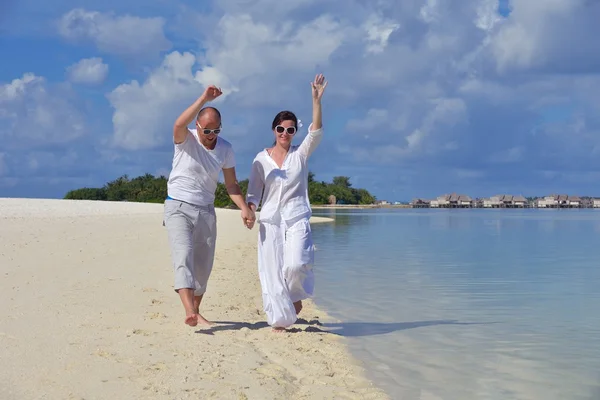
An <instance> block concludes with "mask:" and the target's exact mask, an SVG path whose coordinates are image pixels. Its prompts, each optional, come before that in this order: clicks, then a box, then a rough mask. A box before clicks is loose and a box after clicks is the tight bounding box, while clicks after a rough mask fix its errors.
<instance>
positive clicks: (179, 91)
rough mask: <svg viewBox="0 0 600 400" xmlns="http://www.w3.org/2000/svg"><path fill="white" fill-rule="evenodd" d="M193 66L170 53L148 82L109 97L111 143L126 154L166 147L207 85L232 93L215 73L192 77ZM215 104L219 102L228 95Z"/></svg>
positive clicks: (183, 57) (186, 57)
mask: <svg viewBox="0 0 600 400" xmlns="http://www.w3.org/2000/svg"><path fill="white" fill-rule="evenodd" d="M195 62H196V59H195V57H194V56H193V55H192V54H191V53H184V54H181V53H179V52H173V53H171V54H169V55H167V56H166V57H165V59H164V61H163V63H162V64H161V65H160V66H159V67H158V68H157V69H156V70H154V71H153V72H152V73H151V74H150V76H149V77H148V79H147V80H146V81H145V82H144V83H142V84H140V83H139V82H138V81H131V82H130V83H124V84H122V85H119V86H118V87H117V88H115V89H114V90H113V91H112V92H111V93H109V94H108V99H109V101H110V104H111V106H112V107H113V108H114V113H113V118H112V120H113V126H114V132H113V137H112V143H113V144H114V145H115V146H117V147H121V148H124V149H128V150H140V149H151V148H155V147H157V146H159V145H160V144H164V143H168V142H169V141H170V140H171V137H172V127H173V123H174V122H175V119H176V118H177V117H178V116H179V114H180V113H181V112H182V111H183V110H184V109H185V108H186V107H188V106H189V105H190V104H191V103H192V102H193V101H194V100H195V99H196V98H198V97H199V96H200V95H201V94H202V92H203V91H204V89H205V85H207V84H213V83H214V84H217V85H220V86H221V87H225V88H227V89H231V86H229V83H228V81H227V80H226V78H225V77H223V76H222V75H221V74H220V73H219V72H218V71H215V70H214V69H208V70H207V71H198V72H196V74H194V73H193V71H192V68H193V66H194V64H195ZM223 90H224V93H223V95H222V96H221V97H220V98H219V99H217V100H216V101H215V103H214V104H219V103H220V102H222V101H223V100H224V99H225V98H227V96H228V95H229V93H231V91H229V92H228V90H226V89H223Z"/></svg>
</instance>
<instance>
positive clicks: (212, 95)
mask: <svg viewBox="0 0 600 400" xmlns="http://www.w3.org/2000/svg"><path fill="white" fill-rule="evenodd" d="M222 94H223V92H222V91H221V88H218V87H216V86H215V85H210V86H209V87H207V88H206V89H205V90H204V93H202V98H203V99H204V100H205V101H213V100H214V99H216V98H217V97H219V96H220V95H222Z"/></svg>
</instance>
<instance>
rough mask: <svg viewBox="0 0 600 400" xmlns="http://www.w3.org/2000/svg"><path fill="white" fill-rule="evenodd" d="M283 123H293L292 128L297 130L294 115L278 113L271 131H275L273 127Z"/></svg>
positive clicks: (287, 112) (296, 120) (284, 112)
mask: <svg viewBox="0 0 600 400" xmlns="http://www.w3.org/2000/svg"><path fill="white" fill-rule="evenodd" d="M283 121H294V126H295V127H296V129H298V118H296V114H294V113H293V112H291V111H280V112H279V113H278V114H277V115H276V116H275V118H274V119H273V124H272V126H271V129H275V127H276V126H277V125H279V124H281V123H282V122H283Z"/></svg>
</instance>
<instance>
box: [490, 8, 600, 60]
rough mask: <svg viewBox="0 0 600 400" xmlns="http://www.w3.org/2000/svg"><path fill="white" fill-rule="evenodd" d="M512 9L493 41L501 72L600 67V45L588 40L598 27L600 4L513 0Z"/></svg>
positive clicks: (495, 33)
mask: <svg viewBox="0 0 600 400" xmlns="http://www.w3.org/2000/svg"><path fill="white" fill-rule="evenodd" d="M512 8H513V10H512V12H511V15H510V17H509V18H508V19H507V20H505V21H503V23H501V24H499V25H498V29H496V30H495V32H494V34H493V37H492V41H491V44H490V45H491V51H492V54H493V56H494V58H495V60H496V63H497V68H498V70H499V71H501V72H504V71H507V70H509V69H518V70H526V69H532V68H533V69H535V68H541V67H544V66H547V67H552V68H556V67H557V66H560V68H561V69H568V70H577V69H579V68H581V66H582V65H585V64H588V65H589V64H592V65H593V66H596V69H597V67H598V66H600V57H599V56H598V52H599V51H600V44H599V43H598V41H596V40H589V38H590V37H594V36H593V33H592V32H595V31H596V30H597V29H596V26H597V21H598V18H600V3H598V2H590V1H587V0H514V1H513V2H512ZM581 61H585V62H583V63H582V62H581ZM587 68H588V69H589V68H591V65H590V66H589V67H587Z"/></svg>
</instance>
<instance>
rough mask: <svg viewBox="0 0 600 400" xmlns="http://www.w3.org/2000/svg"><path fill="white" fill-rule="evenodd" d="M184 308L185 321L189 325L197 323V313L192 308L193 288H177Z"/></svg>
mask: <svg viewBox="0 0 600 400" xmlns="http://www.w3.org/2000/svg"><path fill="white" fill-rule="evenodd" d="M177 293H179V297H180V298H181V303H183V308H184V309H185V323H186V324H187V325H189V326H196V325H198V313H197V312H196V310H195V309H194V290H193V289H179V290H178V291H177Z"/></svg>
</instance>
